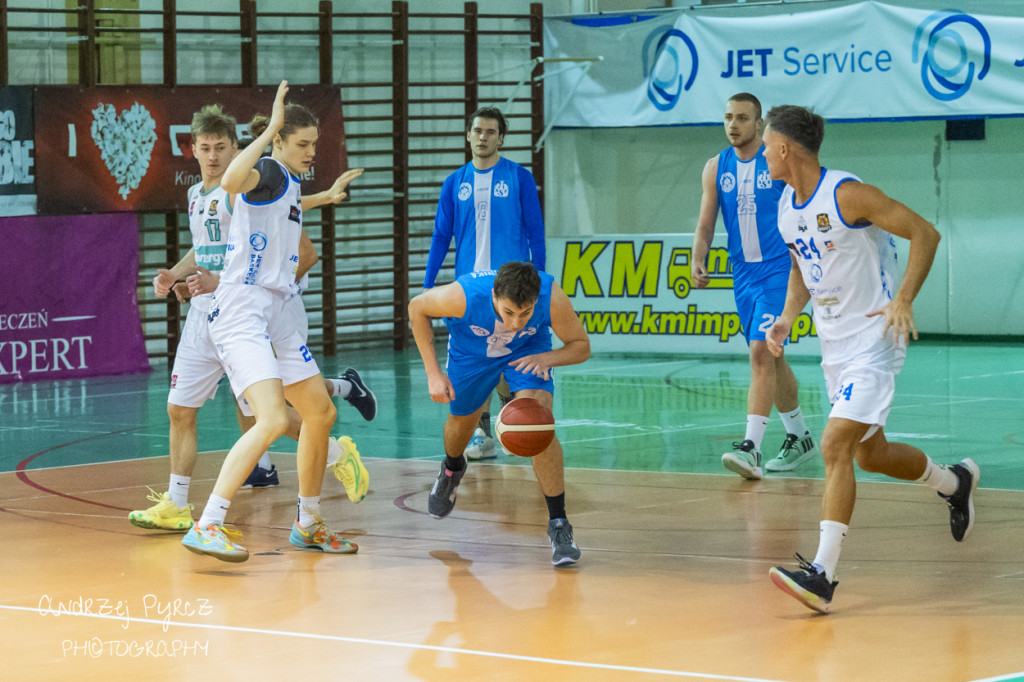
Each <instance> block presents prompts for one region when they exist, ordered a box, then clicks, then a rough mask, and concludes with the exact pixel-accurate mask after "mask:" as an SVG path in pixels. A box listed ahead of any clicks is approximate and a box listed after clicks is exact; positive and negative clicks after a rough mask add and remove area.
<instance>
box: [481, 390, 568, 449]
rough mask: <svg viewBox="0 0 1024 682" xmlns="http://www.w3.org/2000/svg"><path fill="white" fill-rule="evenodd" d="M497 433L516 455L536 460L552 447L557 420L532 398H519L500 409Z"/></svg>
mask: <svg viewBox="0 0 1024 682" xmlns="http://www.w3.org/2000/svg"><path fill="white" fill-rule="evenodd" d="M494 433H495V435H497V436H498V441H499V442H500V443H501V444H502V446H504V448H505V449H506V450H508V451H509V452H511V453H512V454H513V455H519V456H520V457H533V456H535V455H539V454H540V453H542V452H544V449H545V448H547V446H549V445H551V441H552V440H553V439H554V437H555V417H554V415H552V414H551V410H549V409H548V408H546V407H544V406H543V405H541V404H540V403H539V402H537V401H536V400H534V399H533V398H516V399H515V400H513V401H512V402H510V403H509V404H508V405H506V406H505V407H503V408H501V412H499V413H498V421H497V422H496V423H495V424H494Z"/></svg>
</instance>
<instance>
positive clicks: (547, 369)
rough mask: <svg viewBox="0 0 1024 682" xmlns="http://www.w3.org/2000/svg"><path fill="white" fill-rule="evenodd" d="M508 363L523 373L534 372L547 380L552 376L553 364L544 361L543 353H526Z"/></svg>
mask: <svg viewBox="0 0 1024 682" xmlns="http://www.w3.org/2000/svg"><path fill="white" fill-rule="evenodd" d="M508 364H509V365H511V366H512V367H514V368H515V370H516V371H517V372H522V373H523V374H533V375H535V376H539V377H540V378H541V379H544V380H545V381H547V380H548V379H550V378H551V365H549V364H548V363H547V362H545V361H544V354H543V353H538V354H537V355H524V356H523V357H521V358H519V359H518V360H513V361H512V362H510V363H508Z"/></svg>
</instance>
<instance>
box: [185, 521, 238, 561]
mask: <svg viewBox="0 0 1024 682" xmlns="http://www.w3.org/2000/svg"><path fill="white" fill-rule="evenodd" d="M240 537H242V532H241V531H237V530H234V529H230V528H225V527H224V526H212V525H211V526H207V527H206V528H200V527H199V526H198V525H196V526H192V530H190V531H189V532H188V533H186V534H185V537H183V538H182V539H181V544H183V545H185V549H187V550H188V551H190V552H195V553H196V554H206V555H207V556H212V557H214V558H216V559H220V560H221V561H230V562H231V563H238V562H240V561H245V560H246V559H248V558H249V550H247V549H246V548H245V547H242V546H241V545H238V544H235V543H234V542H232V538H240Z"/></svg>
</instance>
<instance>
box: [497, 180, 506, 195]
mask: <svg viewBox="0 0 1024 682" xmlns="http://www.w3.org/2000/svg"><path fill="white" fill-rule="evenodd" d="M494 196H496V197H507V196H508V183H507V182H505V181H504V180H499V181H498V184H497V185H495V186H494Z"/></svg>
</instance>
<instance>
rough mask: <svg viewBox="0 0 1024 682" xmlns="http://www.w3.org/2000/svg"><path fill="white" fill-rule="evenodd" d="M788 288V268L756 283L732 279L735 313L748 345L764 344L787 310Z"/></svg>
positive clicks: (737, 278) (739, 278)
mask: <svg viewBox="0 0 1024 682" xmlns="http://www.w3.org/2000/svg"><path fill="white" fill-rule="evenodd" d="M788 286H789V268H788V267H787V268H786V269H785V270H780V271H779V272H777V273H773V274H771V275H769V276H768V277H765V278H761V279H758V280H757V281H756V282H751V281H748V279H747V278H744V277H741V276H737V277H735V278H734V279H733V294H734V295H735V297H736V312H737V313H739V316H740V324H741V325H743V336H744V338H746V340H747V345H748V346H749V345H750V342H751V341H764V340H765V335H766V334H767V333H768V330H769V329H771V326H772V325H773V324H775V320H776V318H778V317H779V315H781V314H782V310H783V308H785V307H786V289H787V287H788Z"/></svg>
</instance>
